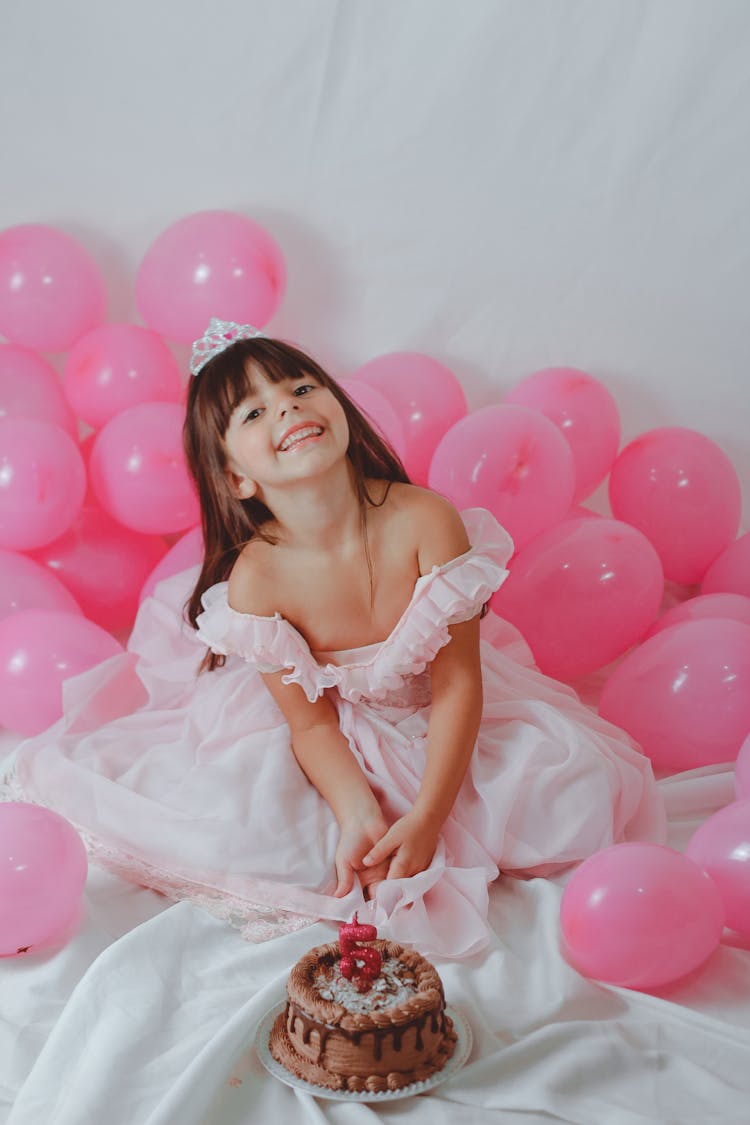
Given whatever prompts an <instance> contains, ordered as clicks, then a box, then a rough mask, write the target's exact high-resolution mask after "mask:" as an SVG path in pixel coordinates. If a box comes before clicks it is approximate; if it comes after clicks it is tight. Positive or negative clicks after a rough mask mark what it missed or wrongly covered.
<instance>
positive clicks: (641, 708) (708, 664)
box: [599, 620, 750, 770]
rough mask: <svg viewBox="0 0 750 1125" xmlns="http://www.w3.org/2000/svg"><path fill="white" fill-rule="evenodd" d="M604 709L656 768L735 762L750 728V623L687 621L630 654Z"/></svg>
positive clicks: (605, 692)
mask: <svg viewBox="0 0 750 1125" xmlns="http://www.w3.org/2000/svg"><path fill="white" fill-rule="evenodd" d="M599 713H600V715H602V716H603V717H604V718H605V719H609V721H610V722H612V723H616V724H617V725H618V726H621V727H623V729H624V730H626V731H628V733H629V734H631V735H632V736H633V738H635V739H636V741H637V742H639V743H640V744H641V747H642V748H643V751H644V753H646V754H647V755H648V756H649V758H650V759H651V761H652V762H653V764H654V766H655V767H656V768H657V769H658V770H689V769H694V768H695V767H696V766H708V765H713V764H715V763H718V762H731V761H734V759H735V758H736V757H737V752H738V750H739V748H740V744H741V742H742V740H743V738H744V737H745V735H746V734H747V732H748V730H750V625H745V624H743V623H742V622H740V621H726V620H698V621H683V622H680V623H678V624H677V625H673V626H672V627H671V628H669V629H665V630H664V631H663V632H661V633H657V634H656V635H655V636H653V637H650V638H649V640H647V641H644V642H643V644H642V645H640V646H639V647H638V648H637V649H635V650H634V651H633V652H630V653H628V655H627V656H625V657H624V659H623V661H622V663H621V664H620V665H619V666H618V667H617V668H616V669H615V670H614V672H613V673H612V675H611V676H610V677H609V679H608V680H607V682H606V683H605V685H604V688H603V689H602V694H601V699H600V702H599Z"/></svg>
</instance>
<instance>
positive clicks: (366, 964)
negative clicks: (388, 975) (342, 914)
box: [339, 914, 383, 992]
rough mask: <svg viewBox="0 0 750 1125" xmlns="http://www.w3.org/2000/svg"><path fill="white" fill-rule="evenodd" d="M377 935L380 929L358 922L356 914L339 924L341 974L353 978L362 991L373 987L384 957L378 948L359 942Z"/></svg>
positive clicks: (370, 939) (373, 939) (349, 978)
mask: <svg viewBox="0 0 750 1125" xmlns="http://www.w3.org/2000/svg"><path fill="white" fill-rule="evenodd" d="M377 936H378V931H377V930H376V929H375V927H374V926H369V925H367V924H366V923H360V922H358V921H357V915H356V914H355V915H354V917H353V919H352V920H351V922H344V923H343V924H342V925H341V926H339V948H340V950H341V961H340V962H339V968H340V970H341V975H342V976H343V977H346V979H347V980H353V981H354V983H355V985H356V987H357V988H358V989H359V990H360V991H361V992H365V991H367V989H369V988H371V987H372V982H373V980H374V979H375V977H376V976H377V975H378V973H379V972H380V967H381V965H382V963H383V959H382V957H381V956H380V953H379V952H378V950H377V949H370V948H368V947H366V946H362V945H359V944H358V943H359V942H361V941H375V938H376V937H377Z"/></svg>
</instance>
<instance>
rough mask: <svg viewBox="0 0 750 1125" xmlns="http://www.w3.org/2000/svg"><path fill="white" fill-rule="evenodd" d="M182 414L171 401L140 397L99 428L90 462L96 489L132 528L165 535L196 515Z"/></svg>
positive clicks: (182, 527) (104, 504)
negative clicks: (136, 401)
mask: <svg viewBox="0 0 750 1125" xmlns="http://www.w3.org/2000/svg"><path fill="white" fill-rule="evenodd" d="M183 417H184V410H183V409H182V407H180V406H177V405H176V404H174V403H170V402H147V403H141V405H140V406H131V407H130V408H129V409H128V410H123V411H122V413H121V414H117V415H116V416H115V417H114V418H112V419H111V420H110V421H109V422H107V424H106V425H105V426H104V428H103V429H101V430H100V431H99V433H98V434H97V437H96V440H95V441H94V447H93V449H92V452H91V460H90V462H89V470H90V475H91V484H92V486H93V489H94V493H95V494H96V497H97V499H98V501H99V503H100V504H101V505H102V507H103V508H104V509H105V510H106V511H107V512H109V514H110V515H111V516H114V518H115V519H116V520H118V521H119V522H120V523H122V524H124V525H125V526H126V527H129V528H131V529H132V530H133V531H141V532H143V533H144V534H146V535H152V534H156V535H167V534H169V533H170V532H174V531H184V530H185V528H187V527H192V526H193V525H194V524H195V523H197V521H198V519H199V510H198V499H197V497H196V494H195V489H194V488H193V484H192V481H191V479H190V477H189V475H188V470H187V466H186V464H185V458H184V454H183V451H182V436H181V435H182V422H183Z"/></svg>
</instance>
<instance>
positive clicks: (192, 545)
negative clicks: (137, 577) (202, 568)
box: [140, 527, 203, 601]
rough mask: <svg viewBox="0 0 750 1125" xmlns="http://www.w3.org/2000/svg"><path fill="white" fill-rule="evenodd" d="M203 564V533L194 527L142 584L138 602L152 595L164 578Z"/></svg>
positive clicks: (179, 540) (178, 541)
mask: <svg viewBox="0 0 750 1125" xmlns="http://www.w3.org/2000/svg"><path fill="white" fill-rule="evenodd" d="M201 562H203V532H202V531H201V529H200V527H194V528H192V529H191V530H190V531H188V532H187V533H186V534H185V535H183V536H182V538H181V539H178V540H177V542H176V543H175V544H174V546H173V547H172V548H171V549H170V550H169V551H168V552H167V554H166V555H165V556H164V558H163V559H162V560H161V562H159V563H157V565H156V566H155V567H154V569H153V570H152V571H151V574H149V576H148V578H147V579H146V581H145V582H144V584H143V589H142V590H141V595H140V600H141V601H145V599H146V598H150V597H151V595H152V594H153V593H154V591H155V589H156V587H157V586H158V585H159V583H160V582H163V581H164V579H165V578H171V577H172V575H173V574H180V573H181V572H182V571H183V570H189V569H190V567H192V566H197V565H198V564H199V563H201Z"/></svg>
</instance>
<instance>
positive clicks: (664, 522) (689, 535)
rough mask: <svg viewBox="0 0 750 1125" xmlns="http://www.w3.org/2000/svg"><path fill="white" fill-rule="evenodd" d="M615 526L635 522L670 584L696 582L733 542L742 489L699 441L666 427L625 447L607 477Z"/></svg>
mask: <svg viewBox="0 0 750 1125" xmlns="http://www.w3.org/2000/svg"><path fill="white" fill-rule="evenodd" d="M609 501H610V505H611V508H612V512H613V514H614V515H615V516H616V517H617V519H620V520H625V522H626V523H632V524H633V526H634V527H637V528H640V530H641V531H642V532H643V534H644V535H647V536H648V538H649V539H650V540H651V542H652V543H653V544H654V546H655V547H656V549H657V551H658V552H659V557H660V558H661V561H662V565H663V566H664V575H665V577H666V578H669V579H671V580H672V581H673V582H682V583H685V584H691V583H694V582H700V580H701V578H702V577H703V575H704V574H705V573H706V570H707V569H708V567H709V566H710V565H711V563H712V562H713V561H714V560H715V559H716V558H717V556H718V555H720V554H721V552H722V551H723V550H725V548H726V547H728V545H729V544H730V543H731V542H732V540H733V539H734V537H735V535H736V534H737V528H738V526H739V521H740V507H741V497H740V483H739V480H738V478H737V473H736V472H735V470H734V467H733V465H732V462H731V461H730V460H729V458H728V457H727V455H726V453H724V452H723V450H721V449H720V448H719V446H718V445H716V443H715V442H713V441H711V439H710V438H707V437H706V436H705V435H704V434H700V433H697V432H696V431H695V430H688V429H684V428H683V427H681V426H665V427H663V428H661V429H657V430H649V431H648V432H647V433H644V434H641V436H640V437H637V438H636V439H635V440H634V441H631V442H630V444H629V445H626V446H625V448H624V449H623V451H622V452H621V453H620V455H619V456H618V458H617V460H616V461H615V463H614V465H613V466H612V472H611V473H610V477H609Z"/></svg>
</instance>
